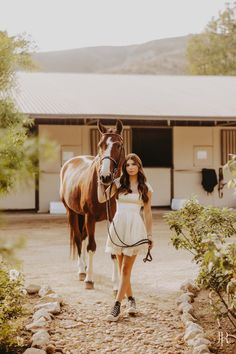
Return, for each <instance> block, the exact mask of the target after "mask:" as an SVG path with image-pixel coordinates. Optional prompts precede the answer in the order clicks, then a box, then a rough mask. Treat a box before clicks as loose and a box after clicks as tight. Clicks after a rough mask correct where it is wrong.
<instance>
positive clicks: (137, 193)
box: [98, 153, 153, 321]
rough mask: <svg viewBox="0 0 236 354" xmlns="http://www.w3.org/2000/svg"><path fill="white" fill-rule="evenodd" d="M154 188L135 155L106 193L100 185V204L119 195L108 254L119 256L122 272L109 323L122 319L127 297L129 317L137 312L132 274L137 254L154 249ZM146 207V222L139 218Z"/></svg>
mask: <svg viewBox="0 0 236 354" xmlns="http://www.w3.org/2000/svg"><path fill="white" fill-rule="evenodd" d="M152 192H153V190H152V188H151V186H150V185H149V183H147V182H146V177H145V175H144V172H143V166H142V162H141V160H140V158H139V157H138V156H137V155H136V154H133V153H132V154H129V155H127V156H126V158H125V161H124V164H123V166H122V175H121V177H120V178H118V179H116V180H115V183H114V184H113V185H112V188H111V191H110V187H108V188H107V190H106V191H104V187H103V185H102V184H101V183H100V182H99V183H98V200H99V202H100V203H102V202H104V201H105V200H106V198H108V197H109V196H113V195H114V194H115V195H116V198H117V199H116V200H117V205H116V206H117V208H116V214H115V216H114V219H113V223H112V224H111V226H110V229H109V235H108V239H107V243H106V252H108V253H112V254H116V257H117V260H118V264H119V269H120V283H119V290H118V293H117V296H116V301H115V304H114V307H113V308H112V310H111V313H110V314H109V315H108V316H107V320H108V321H117V320H118V319H119V316H120V306H121V302H122V300H123V298H124V297H125V295H126V296H127V298H128V313H129V314H130V315H133V314H135V313H136V312H137V309H136V303H135V299H134V297H133V291H132V287H131V282H130V278H131V271H132V267H133V265H134V262H135V259H136V256H137V254H139V253H143V252H145V253H147V249H148V248H149V249H151V248H152V247H153V240H152V212H151V198H152ZM142 206H143V211H144V213H143V215H144V220H143V219H142V217H141V215H140V209H141V207H142ZM144 238H145V239H147V240H149V244H148V243H145V244H142V245H139V246H136V247H128V248H125V246H124V244H123V242H124V243H125V244H126V245H133V244H134V243H136V242H137V241H140V240H142V239H144Z"/></svg>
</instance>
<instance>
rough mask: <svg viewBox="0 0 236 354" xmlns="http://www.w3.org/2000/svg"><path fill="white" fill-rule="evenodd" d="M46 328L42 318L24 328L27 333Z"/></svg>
mask: <svg viewBox="0 0 236 354" xmlns="http://www.w3.org/2000/svg"><path fill="white" fill-rule="evenodd" d="M45 327H47V321H46V320H45V318H44V317H40V318H39V319H38V320H37V321H34V322H32V323H30V324H28V325H26V326H25V328H26V329H27V331H32V332H34V333H35V332H37V331H38V330H39V329H41V328H45Z"/></svg>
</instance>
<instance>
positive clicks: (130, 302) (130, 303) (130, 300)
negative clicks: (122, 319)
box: [127, 296, 138, 315]
mask: <svg viewBox="0 0 236 354" xmlns="http://www.w3.org/2000/svg"><path fill="white" fill-rule="evenodd" d="M127 312H128V314H129V315H135V314H136V313H137V312H138V310H137V309H136V302H135V299H134V297H133V296H129V297H128V310H127Z"/></svg>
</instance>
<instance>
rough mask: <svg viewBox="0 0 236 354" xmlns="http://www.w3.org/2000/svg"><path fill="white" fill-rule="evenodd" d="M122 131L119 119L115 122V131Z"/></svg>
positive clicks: (118, 132) (119, 132)
mask: <svg viewBox="0 0 236 354" xmlns="http://www.w3.org/2000/svg"><path fill="white" fill-rule="evenodd" d="M122 131H123V124H122V122H121V121H120V120H117V122H116V132H117V134H121V133H122Z"/></svg>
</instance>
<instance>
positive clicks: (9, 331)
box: [0, 32, 55, 353]
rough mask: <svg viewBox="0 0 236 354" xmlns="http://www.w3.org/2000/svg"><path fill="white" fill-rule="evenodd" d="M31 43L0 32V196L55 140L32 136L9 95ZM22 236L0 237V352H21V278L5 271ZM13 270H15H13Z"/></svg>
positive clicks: (26, 64) (30, 173)
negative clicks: (13, 277) (11, 241)
mask: <svg viewBox="0 0 236 354" xmlns="http://www.w3.org/2000/svg"><path fill="white" fill-rule="evenodd" d="M30 48H31V43H30V42H29V41H28V40H26V39H25V38H24V37H23V36H17V37H9V36H8V35H7V33H6V32H0V197H1V195H2V194H3V193H8V192H10V191H11V190H12V189H13V188H14V187H16V186H17V183H18V182H19V181H21V180H24V181H26V180H27V179H28V177H31V179H32V177H34V176H35V175H36V174H38V153H39V151H40V150H41V151H40V152H41V153H42V154H43V155H44V156H45V155H46V156H48V155H50V156H52V151H53V150H54V149H55V144H52V143H50V144H49V143H48V142H47V141H39V140H38V139H37V137H34V135H33V134H32V133H33V127H34V122H33V120H32V119H30V118H29V117H27V116H26V115H25V114H23V113H21V112H19V111H18V110H17V108H16V107H15V104H14V102H13V100H12V99H11V95H10V94H11V90H12V89H13V88H14V85H15V72H16V68H23V69H31V68H33V67H34V64H33V62H32V60H31V57H30V54H29V50H30ZM0 222H1V220H0ZM22 245H23V243H22V240H21V239H18V240H17V241H15V242H13V243H10V242H9V238H8V237H6V235H4V237H0V352H1V353H18V352H22V348H20V347H22V346H24V345H25V343H24V340H23V337H22V328H23V316H24V307H23V302H24V299H23V292H22V287H23V278H22V277H17V278H16V279H12V276H11V275H12V271H13V270H10V271H9V267H10V265H11V263H12V262H13V261H14V260H15V250H16V249H18V248H19V247H21V246H22ZM15 272H17V271H15Z"/></svg>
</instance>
